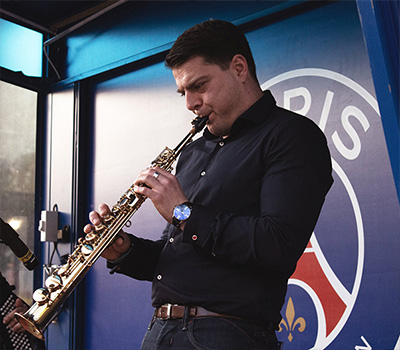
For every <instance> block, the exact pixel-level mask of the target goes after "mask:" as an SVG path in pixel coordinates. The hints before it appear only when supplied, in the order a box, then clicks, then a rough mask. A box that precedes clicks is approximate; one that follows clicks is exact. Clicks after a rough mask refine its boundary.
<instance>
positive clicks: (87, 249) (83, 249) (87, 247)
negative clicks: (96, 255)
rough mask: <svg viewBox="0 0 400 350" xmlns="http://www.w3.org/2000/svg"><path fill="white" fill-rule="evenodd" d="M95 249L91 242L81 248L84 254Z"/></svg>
mask: <svg viewBox="0 0 400 350" xmlns="http://www.w3.org/2000/svg"><path fill="white" fill-rule="evenodd" d="M92 251H93V246H92V245H91V244H84V245H83V246H82V248H81V252H82V254H83V255H89V254H90V253H91V252H92Z"/></svg>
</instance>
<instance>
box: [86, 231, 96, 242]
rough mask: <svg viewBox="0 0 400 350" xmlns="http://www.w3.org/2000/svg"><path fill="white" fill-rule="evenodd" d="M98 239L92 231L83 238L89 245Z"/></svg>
mask: <svg viewBox="0 0 400 350" xmlns="http://www.w3.org/2000/svg"><path fill="white" fill-rule="evenodd" d="M98 238H99V235H97V234H95V233H93V231H92V232H90V233H88V234H87V235H86V236H85V241H86V242H89V243H94V242H95V241H96V240H97V239H98Z"/></svg>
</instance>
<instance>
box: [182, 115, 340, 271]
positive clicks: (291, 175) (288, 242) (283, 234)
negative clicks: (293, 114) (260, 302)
mask: <svg viewBox="0 0 400 350" xmlns="http://www.w3.org/2000/svg"><path fill="white" fill-rule="evenodd" d="M260 147H263V149H262V152H263V154H264V155H263V157H264V174H263V178H262V186H261V191H260V197H259V208H260V210H259V214H258V215H257V216H241V215H240V214H239V215H238V214H237V213H236V214H232V213H223V212H219V211H216V210H213V209H211V208H209V207H205V206H203V205H201V204H197V203H194V206H193V210H192V215H191V217H190V218H189V220H188V221H187V222H186V225H185V228H184V231H183V242H186V243H190V244H193V245H194V246H195V249H196V250H197V251H198V252H200V253H202V254H207V255H210V256H212V257H214V258H216V259H220V260H223V261H227V262H229V263H236V264H255V265H257V266H261V267H264V268H268V269H272V270H278V271H279V270H288V269H292V268H293V266H295V264H296V262H297V260H298V259H299V257H300V256H301V254H302V253H303V251H304V249H305V247H306V245H307V243H308V241H309V239H310V236H311V234H312V231H313V229H314V227H315V224H316V222H317V219H318V216H319V213H320V211H321V207H322V204H323V202H324V199H325V195H326V193H327V192H328V190H329V188H330V186H331V185H332V182H333V180H332V175H331V171H332V167H331V158H330V154H329V150H328V147H327V143H326V138H325V136H324V135H323V133H322V132H321V130H320V129H319V128H318V127H317V126H316V125H315V124H314V123H313V122H312V121H311V120H309V119H307V118H296V119H294V120H289V121H286V122H284V123H281V124H280V125H279V127H278V128H277V130H276V132H275V133H274V135H273V137H271V138H270V139H269V140H268V142H267V143H266V144H265V145H261V146H260ZM243 171H246V170H245V169H244V170H243ZM243 185H244V186H246V184H243ZM238 200H240V199H238Z"/></svg>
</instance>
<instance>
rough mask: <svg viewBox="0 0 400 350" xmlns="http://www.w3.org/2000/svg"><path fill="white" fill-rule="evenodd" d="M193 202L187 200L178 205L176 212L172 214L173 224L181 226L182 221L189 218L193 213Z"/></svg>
mask: <svg viewBox="0 0 400 350" xmlns="http://www.w3.org/2000/svg"><path fill="white" fill-rule="evenodd" d="M192 208H193V204H192V203H191V202H185V203H182V204H179V205H177V206H176V207H175V208H174V213H173V215H172V224H173V225H174V226H176V227H179V226H180V225H181V223H182V222H184V221H186V220H187V219H189V217H190V214H191V213H192Z"/></svg>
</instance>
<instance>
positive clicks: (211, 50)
mask: <svg viewBox="0 0 400 350" xmlns="http://www.w3.org/2000/svg"><path fill="white" fill-rule="evenodd" d="M236 54H241V55H243V56H244V57H245V58H246V61H247V65H248V67H249V71H250V74H251V75H252V76H253V78H254V79H255V81H256V82H257V76H256V66H255V63H254V58H253V55H252V53H251V50H250V46H249V43H248V42H247V39H246V37H245V36H244V34H243V32H242V31H241V30H240V29H239V28H237V27H236V26H235V25H233V24H232V23H229V22H225V21H221V20H210V21H206V22H203V23H200V24H196V25H195V26H194V27H192V28H189V29H187V30H186V31H185V32H184V33H183V34H181V35H180V36H179V37H178V39H177V40H176V41H175V43H174V45H173V46H172V48H171V50H170V51H169V53H168V55H167V57H166V59H165V65H166V66H167V67H168V68H171V69H173V68H175V67H179V66H180V65H182V64H184V63H186V62H187V61H188V60H189V59H191V58H193V57H196V56H201V57H203V58H204V59H205V61H206V62H208V63H212V64H217V65H218V66H219V67H221V69H224V70H226V69H228V68H229V64H230V62H231V60H232V58H233V56H235V55H236Z"/></svg>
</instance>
